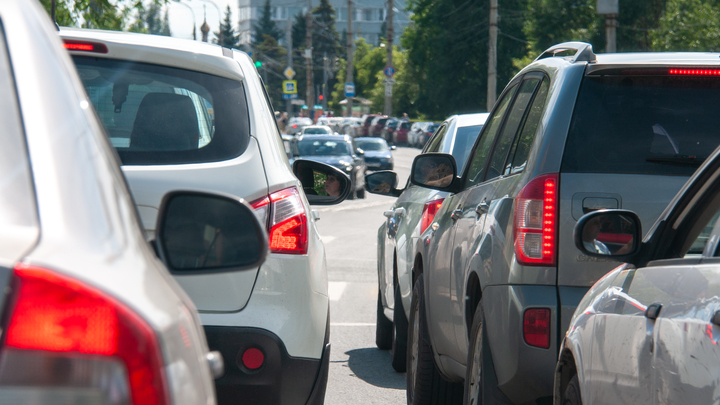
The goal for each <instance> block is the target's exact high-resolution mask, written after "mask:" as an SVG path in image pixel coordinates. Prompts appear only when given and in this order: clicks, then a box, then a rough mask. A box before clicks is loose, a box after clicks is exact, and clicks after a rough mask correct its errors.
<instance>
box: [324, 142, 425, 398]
mask: <svg viewBox="0 0 720 405" xmlns="http://www.w3.org/2000/svg"><path fill="white" fill-rule="evenodd" d="M418 153H419V150H418V149H414V148H398V149H397V150H396V151H394V152H393V156H394V158H395V172H396V173H398V176H399V182H400V187H402V186H403V185H404V184H405V181H406V180H407V178H408V176H409V174H410V166H411V164H412V160H413V158H414V157H415V156H416V155H417V154H418ZM394 201H395V198H391V197H384V196H378V195H373V194H369V193H366V198H365V199H360V200H351V201H344V202H343V203H341V204H339V205H336V206H331V207H327V208H322V207H319V208H317V211H318V212H320V221H319V222H318V228H319V230H320V233H321V235H322V238H323V241H324V242H325V248H326V255H327V263H328V283H329V285H328V289H329V295H330V342H331V344H332V349H331V356H330V376H329V380H328V386H327V393H326V395H325V404H326V405H345V404H359V403H362V404H364V405H369V404H383V405H384V404H405V403H406V397H405V374H404V373H403V374H401V373H397V372H395V371H394V370H393V368H392V366H391V365H390V361H391V359H390V352H389V351H383V350H379V349H378V348H377V347H376V346H375V305H376V300H377V291H378V284H377V231H378V228H379V227H380V225H381V224H382V223H383V221H384V219H385V217H384V216H383V215H382V213H383V211H385V210H387V209H389V207H390V206H391V205H392V204H393V202H394Z"/></svg>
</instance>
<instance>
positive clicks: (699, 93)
mask: <svg viewBox="0 0 720 405" xmlns="http://www.w3.org/2000/svg"><path fill="white" fill-rule="evenodd" d="M666 72H667V70H664V71H662V72H658V75H656V76H641V75H610V74H606V75H604V76H601V77H594V76H586V77H585V78H584V79H583V83H582V87H581V89H580V93H579V95H578V100H577V103H576V108H575V112H574V115H573V120H572V124H571V126H570V131H569V133H568V140H567V144H566V146H565V152H564V156H563V162H562V169H561V170H562V171H564V172H572V173H637V174H662V175H685V176H689V175H690V174H692V173H693V172H694V171H695V169H696V168H697V167H698V166H699V165H700V163H701V162H702V160H704V159H705V158H706V157H707V156H708V155H709V154H710V153H711V152H712V151H713V150H714V149H715V148H716V147H717V146H718V144H720V127H718V124H717V116H716V115H715V114H717V106H718V105H720V91H718V90H719V89H720V78H716V77H698V76H665V75H664V74H666ZM624 73H625V74H627V73H626V72H624ZM640 73H642V72H640ZM643 74H644V73H643Z"/></svg>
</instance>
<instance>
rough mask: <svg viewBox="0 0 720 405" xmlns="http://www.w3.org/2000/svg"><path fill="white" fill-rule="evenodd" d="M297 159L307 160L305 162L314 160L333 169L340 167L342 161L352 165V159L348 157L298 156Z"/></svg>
mask: <svg viewBox="0 0 720 405" xmlns="http://www.w3.org/2000/svg"><path fill="white" fill-rule="evenodd" d="M298 159H307V160H314V161H316V162H321V163H325V164H328V165H330V166H335V167H341V166H343V164H341V163H340V161H341V160H342V161H343V162H347V163H350V164H352V162H353V159H352V157H350V156H349V155H339V156H300V157H298Z"/></svg>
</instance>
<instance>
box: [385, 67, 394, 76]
mask: <svg viewBox="0 0 720 405" xmlns="http://www.w3.org/2000/svg"><path fill="white" fill-rule="evenodd" d="M383 73H385V77H393V76H395V68H394V67H392V66H385V69H383Z"/></svg>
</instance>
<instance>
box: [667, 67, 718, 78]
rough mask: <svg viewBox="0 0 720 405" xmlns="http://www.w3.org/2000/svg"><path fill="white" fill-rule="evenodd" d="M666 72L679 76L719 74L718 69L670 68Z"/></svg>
mask: <svg viewBox="0 0 720 405" xmlns="http://www.w3.org/2000/svg"><path fill="white" fill-rule="evenodd" d="M668 73H670V74H671V75H680V76H720V69H670V70H669V71H668Z"/></svg>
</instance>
